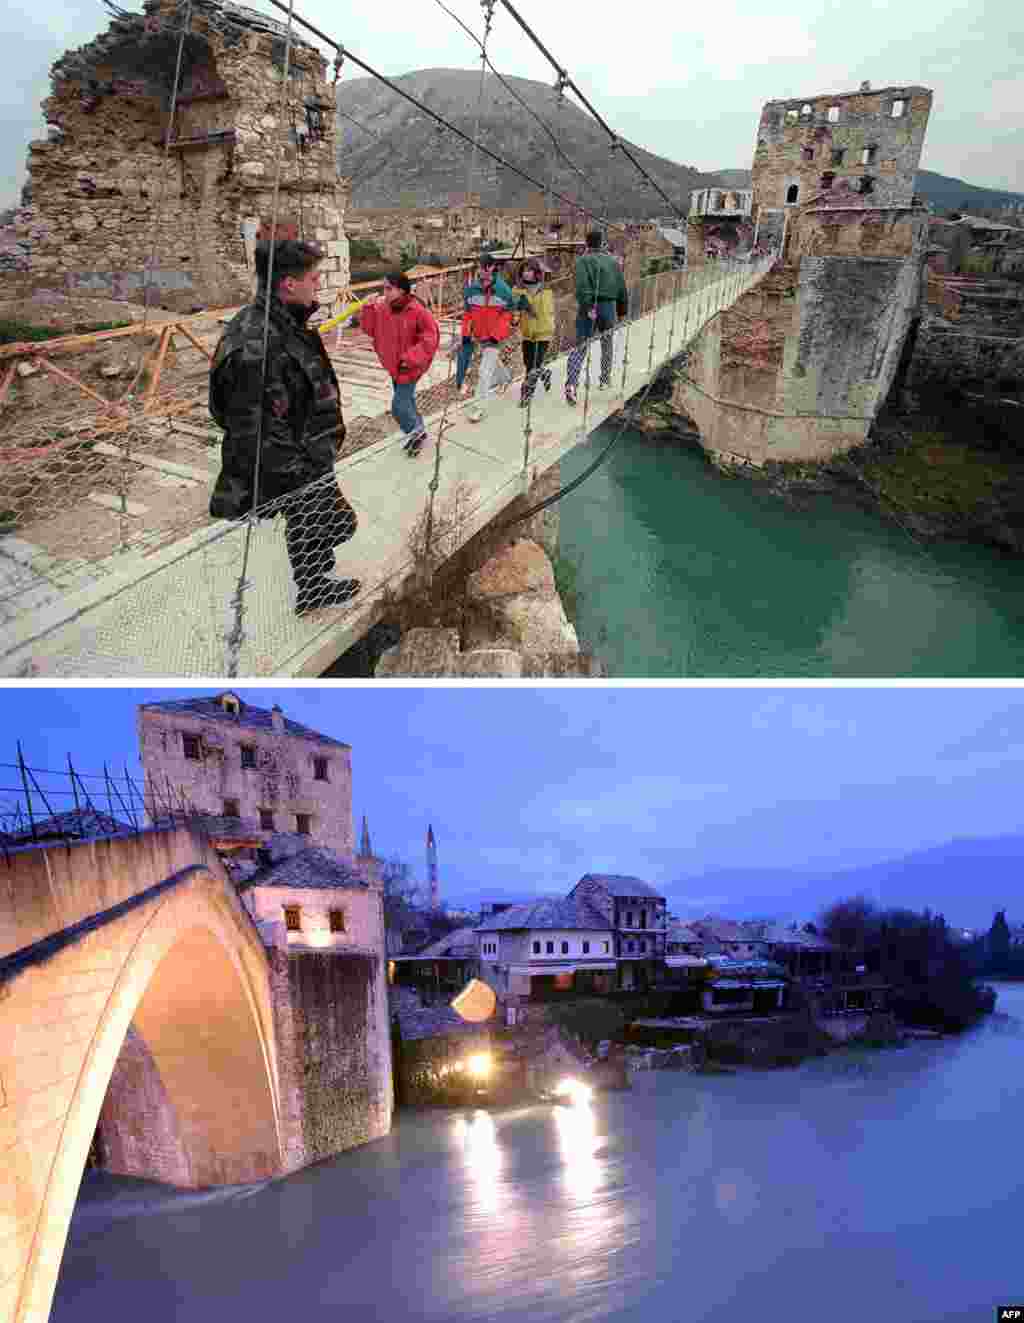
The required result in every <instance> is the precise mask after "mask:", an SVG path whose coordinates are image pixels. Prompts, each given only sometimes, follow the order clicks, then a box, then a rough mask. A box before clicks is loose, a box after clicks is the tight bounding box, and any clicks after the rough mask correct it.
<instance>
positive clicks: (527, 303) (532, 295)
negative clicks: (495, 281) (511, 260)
mask: <svg viewBox="0 0 1024 1323" xmlns="http://www.w3.org/2000/svg"><path fill="white" fill-rule="evenodd" d="M512 292H513V294H514V295H516V296H517V298H518V300H519V304H518V307H519V312H520V323H519V326H520V330H521V332H522V337H523V363H524V365H525V367H526V377H525V379H524V381H523V388H522V391H521V392H520V395H519V407H520V408H521V409H525V408H526V406H527V405H528V404H529V403H530V400H531V399H532V398H533V393H534V391H535V390H536V389H537V382H538V381H543V383H544V389H545V390H547V391H549V390H550V389H551V369H550V368H546V367H545V366H544V359H545V357H546V355H547V352H548V348H549V347H550V345H551V340H552V337H553V336H554V334H555V296H554V294H553V292H552V291H551V290H550V289H548V288H547V287H546V286H545V284H544V268H543V267H542V266H541V264H540V263H539V262H534V261H526V262H524V263H523V269H522V271H520V273H519V284H518V285H516V287H515V289H514V290H513V291H512Z"/></svg>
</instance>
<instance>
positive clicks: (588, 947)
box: [583, 942, 590, 955]
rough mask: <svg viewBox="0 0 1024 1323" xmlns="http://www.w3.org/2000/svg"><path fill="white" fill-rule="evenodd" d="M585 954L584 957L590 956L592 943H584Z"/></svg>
mask: <svg viewBox="0 0 1024 1323" xmlns="http://www.w3.org/2000/svg"><path fill="white" fill-rule="evenodd" d="M583 954H584V955H590V943H589V942H584V943H583Z"/></svg>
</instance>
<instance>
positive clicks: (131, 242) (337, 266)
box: [15, 0, 348, 311]
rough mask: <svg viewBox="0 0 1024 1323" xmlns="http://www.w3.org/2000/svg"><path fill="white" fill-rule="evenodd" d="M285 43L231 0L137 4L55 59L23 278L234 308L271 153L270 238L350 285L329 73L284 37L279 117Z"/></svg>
mask: <svg viewBox="0 0 1024 1323" xmlns="http://www.w3.org/2000/svg"><path fill="white" fill-rule="evenodd" d="M186 22H187V30H186V31H185V35H184V40H183V41H182V39H181V38H182V31H183V29H184V28H185V27H186ZM179 44H180V47H181V71H180V78H179V80H178V84H177V94H176V95H175V69H176V64H177V58H178V50H179ZM285 44H286V42H285V29H284V27H283V26H282V25H281V24H278V23H276V22H274V21H273V20H271V19H266V18H264V17H263V16H262V15H259V14H257V13H255V11H252V10H248V9H243V8H242V7H241V6H238V5H235V4H233V3H230V0H223V2H221V0H192V3H191V6H189V5H187V4H186V3H185V2H184V0H147V3H146V4H145V5H144V10H143V12H142V13H141V14H130V13H123V12H118V13H117V16H116V17H115V18H114V20H113V22H112V23H111V25H110V27H109V29H108V31H107V32H106V33H104V34H103V35H101V36H99V37H97V38H96V39H95V40H94V41H92V42H90V43H89V44H88V45H86V46H83V47H81V48H79V49H78V50H75V51H71V52H68V53H67V54H66V55H64V56H62V57H61V59H60V60H58V61H57V63H56V64H55V65H54V66H53V69H52V70H51V80H52V90H51V95H50V96H49V97H48V98H47V99H46V101H44V103H43V114H44V116H45V118H46V121H47V124H48V126H49V133H50V136H49V138H48V140H46V141H38V142H33V143H31V144H30V146H29V163H28V170H29V180H30V183H31V197H32V204H31V206H29V207H26V208H23V209H22V210H21V211H20V212H19V213H18V215H17V218H16V223H15V224H16V231H17V234H18V237H19V239H21V240H22V241H24V242H27V243H28V244H29V252H30V257H29V271H30V274H31V275H32V276H33V277H35V278H36V279H37V280H39V281H45V282H46V283H47V284H49V285H51V286H52V285H55V284H59V285H61V286H63V287H64V288H65V289H66V290H67V292H69V293H71V292H76V293H96V294H101V295H103V296H104V297H107V298H117V299H125V300H132V301H138V302H143V301H145V302H149V303H152V304H154V305H160V306H162V307H166V308H169V309H172V310H174V311H190V310H192V309H195V308H199V307H206V306H218V305H229V304H232V303H237V302H241V301H244V300H245V299H246V298H247V297H248V296H249V294H250V292H251V289H252V283H253V272H252V269H251V251H252V243H251V239H250V242H249V244H248V246H247V244H246V241H245V240H244V239H243V223H246V222H247V223H248V226H247V228H248V230H249V232H250V235H251V234H253V233H254V232H255V231H256V230H258V229H259V227H260V226H261V225H262V226H263V228H264V231H265V232H266V231H267V227H268V226H269V223H270V221H271V218H272V212H273V205H272V199H273V187H274V177H275V173H276V170H277V162H278V157H279V155H280V158H281V177H280V195H279V200H278V208H277V216H278V222H279V228H278V233H279V234H281V235H283V236H288V235H291V234H295V235H298V236H299V237H303V238H307V239H310V240H314V241H317V242H320V243H321V244H323V245H324V247H325V249H326V252H327V255H328V256H327V260H326V262H325V264H324V268H323V270H324V280H323V287H324V288H325V290H326V291H327V292H328V293H329V294H331V295H333V294H334V293H336V292H337V291H339V290H341V289H344V288H345V287H346V286H347V284H348V244H347V241H346V239H345V234H344V224H343V220H344V216H343V213H344V193H343V190H342V188H341V186H340V184H339V181H338V178H337V171H336V168H335V164H334V154H335V123H334V116H333V114H332V113H331V105H332V99H331V88H330V85H329V83H328V81H327V66H326V62H325V61H324V59H323V57H322V56H321V55H320V53H319V51H317V50H316V49H315V48H313V47H312V46H309V45H307V44H306V43H304V42H302V41H299V40H296V39H294V38H293V41H292V48H291V54H290V59H289V76H288V86H287V90H286V94H285V104H284V114H283V117H282V114H281V109H282V106H281V102H282V86H283V82H284V64H285ZM172 100H173V102H174V114H173V119H172V116H171V110H172ZM169 125H170V141H169V146H166V145H165V142H166V138H167V131H168V126H169Z"/></svg>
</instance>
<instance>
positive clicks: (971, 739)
mask: <svg viewBox="0 0 1024 1323" xmlns="http://www.w3.org/2000/svg"><path fill="white" fill-rule="evenodd" d="M195 692H197V691H196V690H194V689H189V690H184V691H183V690H128V689H125V690H121V689H68V688H63V689H59V690H46V689H36V688H28V689H21V690H12V689H5V690H3V691H0V729H3V731H4V732H5V738H4V739H3V740H0V762H3V763H9V762H12V761H13V760H14V756H15V747H16V746H15V742H16V740H17V739H18V738H20V739H21V740H22V743H23V745H24V750H25V755H26V759H27V761H28V762H29V763H30V764H31V765H33V766H35V767H40V768H61V767H63V766H66V758H67V754H68V753H69V752H70V753H71V755H72V757H73V759H74V761H75V764H76V766H77V767H78V768H79V769H80V770H82V771H92V772H102V768H103V763H104V762H105V761H106V762H108V763H109V764H110V766H111V768H116V769H117V770H118V771H121V770H122V769H123V767H124V765H125V764H126V763H127V764H128V766H129V768H130V769H131V770H132V771H133V773H134V774H136V775H137V774H138V759H137V750H136V735H135V705H136V704H137V703H139V702H151V701H155V700H158V699H163V698H172V697H182V696H184V695H186V694H191V693H195ZM198 692H204V691H198ZM208 692H211V693H212V692H214V691H213V690H210V691H208ZM240 692H241V693H242V695H243V697H246V698H248V699H249V701H250V702H254V703H257V704H258V705H260V706H264V707H268V708H269V707H271V706H272V705H273V703H274V702H275V701H278V702H280V703H281V705H282V707H283V708H284V711H285V714H286V715H287V716H289V717H292V718H293V719H295V720H297V721H301V722H303V723H304V724H306V725H309V726H312V727H314V728H315V729H318V730H320V731H322V732H324V733H325V734H328V735H331V736H333V737H334V738H336V739H340V740H343V741H345V742H346V743H348V744H351V745H352V750H353V752H352V763H353V812H354V818H355V824H356V830H357V833H358V827H359V823H360V821H361V817H362V815H363V814H366V815H367V817H368V819H369V824H370V830H371V835H372V840H373V846H374V850H375V852H376V853H378V854H381V855H384V856H386V857H388V856H398V857H401V858H403V859H405V860H407V861H408V862H409V863H410V864H411V865H412V867H413V872H414V874H415V876H416V877H417V878H419V879H422V878H423V877H424V875H425V863H424V839H425V836H426V830H427V825H428V823H432V824H433V827H434V831H435V834H436V837H437V842H438V852H439V858H440V872H441V882H442V897H443V898H444V899H445V900H447V901H448V902H449V903H453V904H454V903H457V902H459V901H467V902H474V901H479V900H480V899H481V898H487V897H488V896H498V895H508V896H513V897H517V898H518V897H520V896H523V897H526V896H530V895H533V894H544V893H547V894H551V893H553V892H560V893H563V894H564V892H565V891H567V890H568V888H569V887H571V886H572V885H573V884H574V883H575V882H576V881H577V880H578V879H579V877H580V876H581V875H582V874H583V873H585V872H588V871H596V872H618V873H627V874H633V875H637V876H640V877H643V878H646V879H647V880H649V881H651V882H653V883H655V884H657V885H661V886H665V887H666V888H668V894H669V895H670V897H673V898H675V897H678V899H679V900H680V901H683V900H685V902H686V904H688V905H690V906H693V905H696V906H697V907H698V909H704V908H715V907H716V906H717V905H718V904H719V903H720V901H721V900H722V899H728V900H731V901H740V902H743V903H744V904H745V905H746V906H749V912H751V913H756V912H757V910H758V896H757V892H756V883H752V884H751V890H750V894H748V895H747V896H743V897H729V898H720V897H717V896H704V895H702V894H700V888H699V885H694V886H692V887H691V888H689V889H688V890H687V893H686V895H685V896H683V895H682V894H681V893H680V892H679V891H678V890H676V891H673V889H672V888H671V885H670V884H671V883H672V882H673V881H675V880H676V879H679V878H682V877H686V878H697V879H699V878H700V876H701V875H702V874H704V873H714V872H715V871H716V870H719V869H723V868H731V867H743V868H764V869H766V870H767V869H778V868H787V869H789V868H792V869H796V870H799V871H800V872H803V873H807V872H814V871H819V870H820V871H821V872H827V871H832V870H838V869H844V868H847V867H853V866H855V865H858V864H862V863H871V862H875V861H877V860H879V859H883V858H892V857H897V856H899V855H901V854H904V853H907V852H910V851H912V850H915V849H918V848H921V847H925V846H932V845H937V844H941V843H943V842H945V841H948V840H950V839H952V838H955V837H961V838H962V837H974V836H998V835H1006V834H1010V833H1013V832H1017V831H1019V829H1020V821H1021V808H1020V806H1021V803H1022V800H1024V691H1022V690H1016V691H1015V690H1011V689H991V690H985V689H835V688H834V689H760V690H759V689H740V688H732V689H693V688H688V689H679V688H673V689H664V688H660V689H650V688H649V689H635V688H634V689H625V688H609V687H605V686H602V687H596V686H595V687H586V688H557V689H553V688H547V689H467V688H462V689H451V688H441V687H438V688H418V689H412V688H409V689H403V688H390V687H385V686H380V685H377V686H375V687H372V688H345V689H339V688H326V687H323V686H321V687H320V688H300V689H285V690H281V689H278V690H274V689H262V688H259V689H257V688H242V689H241V690H240ZM13 775H15V774H14V773H12V771H11V769H10V768H8V769H7V770H6V771H5V772H3V774H2V776H0V786H3V787H5V788H7V787H10V786H11V785H12V784H13V782H12V780H11V779H10V778H11V777H12V776H13ZM51 784H52V785H56V784H57V782H56V781H51ZM11 798H12V796H11V794H10V793H9V791H8V792H7V793H3V792H0V800H3V801H4V802H5V803H7V804H9V803H10V801H11ZM115 811H116V805H115ZM766 885H767V884H766ZM765 894H770V889H769V890H768V891H766V893H765ZM830 899H832V897H830V896H823V897H822V902H823V903H824V902H826V901H828V900H830Z"/></svg>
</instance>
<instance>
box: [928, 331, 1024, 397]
mask: <svg viewBox="0 0 1024 1323" xmlns="http://www.w3.org/2000/svg"><path fill="white" fill-rule="evenodd" d="M906 384H907V386H908V387H909V388H910V389H911V390H914V389H920V388H922V387H928V386H941V387H943V388H945V389H949V388H950V387H955V386H964V387H967V388H968V389H983V388H984V387H985V386H992V387H995V388H996V389H997V390H1020V389H1021V387H1022V385H1024V339H1022V338H1021V337H1019V336H1016V337H1014V336H996V335H977V334H972V333H971V332H969V331H954V330H950V329H948V328H946V327H944V326H941V325H936V324H934V323H927V322H926V323H924V324H922V326H921V330H920V332H919V333H918V337H917V343H916V345H915V346H914V356H913V358H912V359H911V362H910V371H909V373H908V375H907V382H906Z"/></svg>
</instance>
